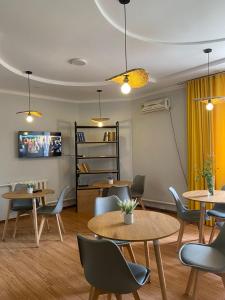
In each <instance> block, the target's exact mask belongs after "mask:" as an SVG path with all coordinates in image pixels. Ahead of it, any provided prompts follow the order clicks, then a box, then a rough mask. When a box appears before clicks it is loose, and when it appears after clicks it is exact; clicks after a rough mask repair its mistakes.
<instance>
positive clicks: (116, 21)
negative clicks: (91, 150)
mask: <svg viewBox="0 0 225 300" xmlns="http://www.w3.org/2000/svg"><path fill="white" fill-rule="evenodd" d="M224 11H225V1H224V0H214V1H210V0H198V1H196V0H189V1H180V0H167V1H165V0H157V1H154V0H131V3H130V4H129V5H127V28H128V67H129V69H131V68H135V67H142V68H145V69H146V70H147V71H148V72H149V74H150V77H151V81H150V82H149V84H148V85H147V86H146V87H145V88H142V89H138V90H133V91H132V93H131V94H130V95H129V96H122V95H121V93H120V90H119V87H118V86H117V85H116V84H111V83H109V82H105V79H106V78H108V77H111V76H113V75H115V74H118V73H121V72H123V71H124V48H123V46H124V35H123V24H124V20H123V7H122V5H121V4H119V2H118V0H108V1H105V0H95V1H94V0H85V1H84V0H66V1H62V0H38V1H37V0H12V1H9V0H0V90H10V91H13V92H18V93H26V87H27V86H26V80H25V79H24V77H23V76H24V73H23V72H24V71H25V70H32V71H33V73H34V76H33V78H32V79H33V81H32V83H31V84H32V94H37V95H42V96H43V97H47V98H48V97H49V98H51V99H64V100H68V101H91V100H95V99H96V98H97V96H96V92H95V91H96V89H97V88H100V87H102V88H103V95H102V98H103V99H106V100H119V99H134V98H137V97H144V96H146V95H148V94H150V93H152V92H155V91H157V90H162V89H164V88H167V87H170V86H174V85H177V84H178V83H180V82H183V81H185V80H187V79H190V78H194V77H197V76H200V75H203V74H205V73H206V61H207V57H206V55H205V54H204V53H203V52H202V50H203V49H204V48H207V47H211V48H212V49H213V53H212V55H211V61H212V64H211V72H217V71H221V70H224V69H225V32H224ZM74 57H81V58H84V59H85V60H87V62H88V64H87V65H86V66H83V67H77V66H74V65H70V64H68V62H67V61H68V60H69V59H70V58H74Z"/></svg>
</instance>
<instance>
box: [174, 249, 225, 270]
mask: <svg viewBox="0 0 225 300" xmlns="http://www.w3.org/2000/svg"><path fill="white" fill-rule="evenodd" d="M179 255H180V259H181V261H182V263H183V264H185V265H189V266H191V267H194V268H198V269H201V270H207V272H212V273H223V272H225V255H224V254H223V253H222V252H220V251H219V250H217V249H216V248H214V247H212V246H208V245H203V244H185V245H184V246H183V247H182V248H181V250H180V254H179Z"/></svg>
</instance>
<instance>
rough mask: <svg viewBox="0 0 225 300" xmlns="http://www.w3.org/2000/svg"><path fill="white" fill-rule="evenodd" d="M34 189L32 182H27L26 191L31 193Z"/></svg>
mask: <svg viewBox="0 0 225 300" xmlns="http://www.w3.org/2000/svg"><path fill="white" fill-rule="evenodd" d="M33 191H34V184H33V183H32V182H30V183H28V184H27V193H29V194H32V193H33Z"/></svg>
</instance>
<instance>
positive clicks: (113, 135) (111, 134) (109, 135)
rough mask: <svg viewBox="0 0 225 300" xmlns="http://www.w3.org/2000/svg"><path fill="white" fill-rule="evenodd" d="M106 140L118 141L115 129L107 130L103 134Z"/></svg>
mask: <svg viewBox="0 0 225 300" xmlns="http://www.w3.org/2000/svg"><path fill="white" fill-rule="evenodd" d="M103 141H104V142H115V141H116V132H115V131H106V132H104V136H103Z"/></svg>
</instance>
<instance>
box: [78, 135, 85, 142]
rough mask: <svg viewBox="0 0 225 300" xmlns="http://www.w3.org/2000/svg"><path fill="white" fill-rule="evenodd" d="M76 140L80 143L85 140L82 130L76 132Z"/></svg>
mask: <svg viewBox="0 0 225 300" xmlns="http://www.w3.org/2000/svg"><path fill="white" fill-rule="evenodd" d="M77 141H78V142H81V143H83V142H85V135H84V132H77Z"/></svg>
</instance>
